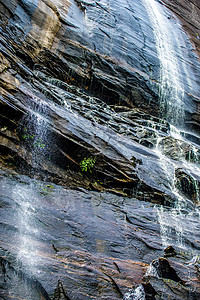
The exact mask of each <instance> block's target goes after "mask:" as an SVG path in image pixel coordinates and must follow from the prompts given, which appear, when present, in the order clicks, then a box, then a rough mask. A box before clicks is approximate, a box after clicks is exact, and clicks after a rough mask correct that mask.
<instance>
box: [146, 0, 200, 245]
mask: <svg viewBox="0 0 200 300" xmlns="http://www.w3.org/2000/svg"><path fill="white" fill-rule="evenodd" d="M143 3H144V5H145V7H146V10H147V13H148V16H149V19H150V21H151V27H152V30H153V33H154V38H155V44H156V49H157V54H158V58H159V61H160V74H159V98H160V111H161V117H162V118H165V119H166V120H167V121H168V122H169V123H170V131H169V136H170V138H171V139H174V140H175V141H176V143H178V144H179V149H180V151H179V153H178V160H179V161H180V165H181V166H182V167H183V168H185V169H186V170H189V173H190V175H191V177H193V174H196V175H197V176H198V174H199V173H200V167H199V164H198V159H196V161H193V162H191V161H186V158H185V154H184V151H183V150H182V148H181V145H182V144H183V143H184V142H187V143H188V141H186V140H185V139H184V138H183V134H182V132H181V131H180V130H179V129H180V128H184V127H185V126H184V120H185V102H186V100H185V99H186V94H187V93H190V91H191V90H192V88H193V89H194V87H193V83H192V80H191V76H192V75H191V76H189V73H190V71H191V70H190V69H189V63H188V61H187V59H188V57H187V51H188V50H186V48H187V42H188V41H186V36H185V34H184V32H183V30H182V28H181V26H180V23H179V21H178V19H177V18H176V17H175V16H173V15H172V13H171V12H170V11H169V10H168V9H166V8H165V6H164V5H163V4H162V3H161V1H157V0H143ZM184 51H185V52H186V53H185V52H184ZM194 77H195V76H194ZM178 128H179V129H178ZM162 139H163V137H160V136H159V133H157V143H156V145H155V152H156V153H157V155H158V157H159V162H160V166H161V168H162V169H163V170H164V172H165V174H166V180H167V182H168V184H169V185H170V189H171V192H172V193H173V195H174V197H175V199H176V201H175V204H174V207H171V208H166V207H162V206H156V207H155V209H156V211H157V215H158V222H159V224H160V232H161V238H162V243H163V246H164V247H166V246H168V245H170V244H175V245H176V246H178V247H181V248H184V241H183V240H182V234H183V231H184V232H186V231H187V226H188V224H189V222H190V221H189V214H192V213H194V214H195V212H197V214H199V212H198V208H192V209H191V206H192V205H191V204H188V203H190V202H191V201H190V200H189V199H187V197H186V196H185V195H182V194H180V191H179V190H178V188H177V182H176V180H177V179H176V176H175V172H176V168H177V163H176V162H175V161H173V159H171V158H169V157H167V156H166V154H165V150H164V148H163V147H164V146H163V145H162ZM191 148H192V151H193V152H194V153H195V146H194V145H192V144H191ZM194 182H195V179H194ZM199 201H200V199H199V189H198V185H197V186H196V202H197V203H199ZM188 206H189V207H190V209H191V210H192V211H190V212H188V214H185V211H187V208H188ZM189 226H192V225H191V224H190V225H189Z"/></svg>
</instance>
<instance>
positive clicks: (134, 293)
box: [123, 285, 146, 300]
mask: <svg viewBox="0 0 200 300" xmlns="http://www.w3.org/2000/svg"><path fill="white" fill-rule="evenodd" d="M145 299H146V297H145V291H144V288H143V286H142V285H139V286H138V287H137V288H136V289H135V290H130V291H129V292H128V293H126V294H125V295H124V298H123V300H145Z"/></svg>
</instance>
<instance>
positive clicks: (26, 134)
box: [12, 97, 50, 300]
mask: <svg viewBox="0 0 200 300" xmlns="http://www.w3.org/2000/svg"><path fill="white" fill-rule="evenodd" d="M27 101H29V108H30V113H29V114H28V115H27V116H25V117H23V119H22V120H21V140H22V143H24V146H25V147H26V150H27V151H26V152H27V153H26V155H29V157H28V158H27V160H30V165H31V169H30V170H29V172H30V174H32V176H33V177H34V176H35V173H37V170H38V169H40V168H41V169H42V168H43V164H44V161H43V160H44V157H45V156H46V155H49V153H48V151H49V150H48V146H49V144H50V136H49V134H48V121H47V120H48V109H47V106H46V103H45V102H44V101H43V100H41V99H39V98H37V97H30V99H28V100H27ZM12 197H13V199H15V202H16V204H17V207H18V209H17V212H16V220H15V221H16V224H17V227H18V235H19V237H18V241H17V245H16V249H17V251H16V261H15V265H14V268H15V269H16V270H17V271H18V272H23V273H24V272H25V273H26V274H27V276H28V277H30V278H32V280H35V279H34V278H35V277H36V276H37V275H38V274H39V272H40V271H39V269H38V264H39V263H40V261H39V254H38V251H37V249H38V247H37V241H38V239H39V236H40V232H39V231H38V228H37V222H36V217H35V215H36V213H37V212H36V211H35V207H34V202H35V201H37V195H36V194H35V193H34V182H33V185H26V184H24V185H20V186H18V187H17V188H16V189H14V190H13V192H12ZM16 282H17V281H16ZM14 285H15V282H14V281H13V286H14ZM15 292H16V291H14V290H13V293H15ZM18 293H20V291H18ZM26 297H27V298H26V299H30V300H32V299H35V298H34V293H33V295H32V289H31V288H28V289H27V291H26ZM35 297H36V296H35ZM38 299H39V298H38Z"/></svg>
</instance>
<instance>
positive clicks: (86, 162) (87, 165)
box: [80, 156, 96, 173]
mask: <svg viewBox="0 0 200 300" xmlns="http://www.w3.org/2000/svg"><path fill="white" fill-rule="evenodd" d="M95 162H96V158H93V157H92V156H91V157H89V158H86V157H85V158H84V159H83V160H82V161H81V162H80V168H81V171H82V172H87V171H89V172H90V173H92V169H93V168H94V165H95Z"/></svg>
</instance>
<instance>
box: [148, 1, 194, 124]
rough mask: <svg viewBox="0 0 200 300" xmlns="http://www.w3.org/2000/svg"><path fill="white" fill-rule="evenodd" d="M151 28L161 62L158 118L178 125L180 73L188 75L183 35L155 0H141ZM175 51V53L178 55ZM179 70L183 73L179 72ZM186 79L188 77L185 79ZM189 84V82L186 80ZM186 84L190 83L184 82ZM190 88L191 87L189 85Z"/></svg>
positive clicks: (181, 105)
mask: <svg viewBox="0 0 200 300" xmlns="http://www.w3.org/2000/svg"><path fill="white" fill-rule="evenodd" d="M144 4H145V6H146V9H147V12H148V15H149V17H150V20H151V24H152V26H153V33H154V36H155V43H156V49H157V52H158V57H159V60H160V78H159V81H160V83H159V96H160V108H161V115H162V117H165V118H166V119H167V120H170V122H171V123H173V124H176V125H179V126H180V123H181V122H182V121H183V119H184V94H185V89H184V85H183V80H182V76H183V75H181V74H182V72H183V73H184V74H185V75H186V76H187V75H188V74H187V67H186V64H185V61H184V60H180V57H183V53H182V46H183V40H184V38H183V32H182V30H181V28H179V27H178V28H177V25H178V22H177V20H176V22H172V21H171V20H170V19H171V14H170V13H169V12H168V11H167V10H165V9H164V7H162V5H161V3H158V2H157V1H156V0H152V1H151V0H144ZM177 52H178V53H177ZM181 69H182V70H183V71H182V72H181ZM187 78H189V76H187ZM188 81H189V80H188ZM187 84H188V85H189V82H187ZM189 86H190V85H189Z"/></svg>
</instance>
